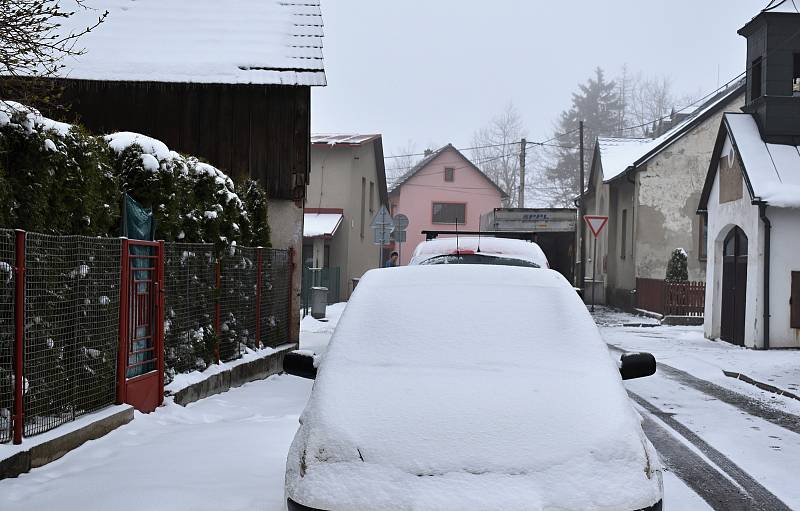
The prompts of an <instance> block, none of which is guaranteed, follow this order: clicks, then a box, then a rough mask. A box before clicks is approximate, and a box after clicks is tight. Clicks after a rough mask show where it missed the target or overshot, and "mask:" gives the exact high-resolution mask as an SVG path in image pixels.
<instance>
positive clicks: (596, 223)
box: [583, 215, 608, 312]
mask: <svg viewBox="0 0 800 511" xmlns="http://www.w3.org/2000/svg"><path fill="white" fill-rule="evenodd" d="M583 219H584V221H586V224H587V225H588V226H589V230H590V231H592V234H594V250H593V255H592V312H594V290H595V288H596V287H597V237H598V236H600V233H601V232H602V231H603V229H605V227H606V225H607V224H608V217H607V216H601V215H584V216H583Z"/></svg>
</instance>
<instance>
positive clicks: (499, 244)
mask: <svg viewBox="0 0 800 511" xmlns="http://www.w3.org/2000/svg"><path fill="white" fill-rule="evenodd" d="M417 264H427V265H431V264H497V265H506V266H529V267H534V268H549V267H550V265H549V263H548V262H547V256H545V255H544V252H542V249H541V248H540V247H539V245H537V244H536V243H533V242H531V241H524V240H517V239H508V238H495V237H490V236H458V237H455V236H453V237H449V238H436V239H433V240H428V241H423V242H422V243H420V244H419V245H417V248H416V249H414V253H413V254H412V255H411V260H410V262H409V265H417Z"/></svg>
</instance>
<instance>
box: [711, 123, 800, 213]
mask: <svg viewBox="0 0 800 511" xmlns="http://www.w3.org/2000/svg"><path fill="white" fill-rule="evenodd" d="M725 124H726V126H727V127H728V132H729V134H730V135H731V137H733V140H734V141H735V142H736V148H737V149H738V151H739V156H740V157H741V159H742V164H743V171H744V172H746V173H747V177H748V179H749V181H750V184H751V186H752V187H753V195H754V196H755V197H757V198H760V199H761V200H764V201H766V202H767V203H768V204H769V205H770V206H776V207H786V208H800V147H797V146H793V145H783V144H768V143H766V142H764V140H762V138H761V133H760V132H759V130H758V125H757V124H756V120H755V118H754V117H753V116H752V115H751V114H734V113H728V114H725ZM725 149H727V150H728V154H724V153H723V156H729V155H731V154H732V147H731V145H730V144H729V143H728V144H726V145H725V147H724V148H723V150H725Z"/></svg>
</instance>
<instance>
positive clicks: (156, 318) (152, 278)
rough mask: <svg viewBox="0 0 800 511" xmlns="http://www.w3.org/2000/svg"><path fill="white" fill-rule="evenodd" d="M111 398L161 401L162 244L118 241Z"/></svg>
mask: <svg viewBox="0 0 800 511" xmlns="http://www.w3.org/2000/svg"><path fill="white" fill-rule="evenodd" d="M120 282H121V289H120V317H119V320H120V321H119V332H120V350H119V357H118V360H117V368H118V371H117V374H118V384H117V402H118V403H120V404H121V403H128V404H131V405H133V406H134V407H135V408H136V409H137V410H139V411H141V412H145V413H147V412H152V411H153V410H155V409H156V408H157V407H158V406H160V405H161V404H162V403H163V402H164V294H163V290H164V242H163V241H161V242H156V241H139V240H123V241H122V278H121V280H120Z"/></svg>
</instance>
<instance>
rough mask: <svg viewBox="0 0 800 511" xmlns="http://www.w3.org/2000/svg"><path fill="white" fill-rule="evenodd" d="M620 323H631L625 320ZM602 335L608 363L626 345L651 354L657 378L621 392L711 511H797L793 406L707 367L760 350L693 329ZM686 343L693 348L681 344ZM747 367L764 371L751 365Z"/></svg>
mask: <svg viewBox="0 0 800 511" xmlns="http://www.w3.org/2000/svg"><path fill="white" fill-rule="evenodd" d="M602 319H607V318H602ZM620 319H627V321H628V322H629V323H628V324H634V323H635V321H631V319H632V318H630V317H628V318H624V317H623V318H620ZM601 331H602V333H603V336H604V338H605V339H606V342H608V343H609V345H610V347H611V352H612V356H613V357H614V358H616V357H618V356H619V354H620V353H621V351H620V350H621V349H623V348H624V349H632V350H648V351H653V352H655V353H656V355H657V358H658V359H659V360H660V361H661V362H660V363H659V370H658V373H657V374H656V375H655V376H652V377H650V378H644V379H641V380H634V381H629V382H626V387H627V388H628V390H629V393H630V394H631V397H632V398H633V400H634V401H635V402H636V404H637V407H638V409H639V411H640V413H641V414H642V415H643V417H644V419H645V422H644V427H645V431H646V433H647V434H648V436H649V437H650V439H651V441H652V442H653V444H654V445H655V446H656V448H657V449H658V450H659V453H660V454H661V456H662V459H663V460H664V462H665V464H666V466H667V467H668V468H669V469H670V470H671V471H672V473H673V474H674V475H676V476H677V477H680V478H681V479H683V480H684V481H687V482H688V486H690V487H691V488H692V489H693V491H694V492H695V493H696V494H698V495H699V496H701V497H702V498H703V499H704V500H705V501H706V502H707V503H708V505H709V506H711V508H712V509H719V510H764V511H773V510H775V511H777V510H789V509H800V487H798V486H797V485H796V482H795V480H796V477H794V474H796V473H797V472H798V471H800V419H798V416H797V415H795V413H796V411H797V409H798V407H797V404H796V403H795V402H792V401H791V400H788V399H786V398H782V397H778V396H775V395H773V394H771V393H765V392H763V391H761V390H760V389H757V388H755V387H752V386H749V385H746V384H743V383H742V382H739V381H736V380H732V379H730V378H727V377H725V376H724V375H723V374H722V371H721V370H720V369H719V368H715V367H714V366H713V363H712V362H714V361H716V360H718V359H721V358H724V359H725V360H726V363H731V360H732V359H733V357H734V356H735V357H739V358H742V357H745V358H743V359H742V360H739V361H738V362H739V363H740V364H741V363H744V364H747V361H746V356H747V355H748V354H755V356H754V357H753V358H759V357H763V355H762V354H761V353H757V352H742V350H738V349H731V348H729V347H728V346H724V345H719V343H713V342H711V341H705V340H702V338H701V340H697V339H696V338H697V337H698V334H696V333H695V331H696V329H691V328H675V327H650V328H641V327H634V326H629V327H622V326H619V325H616V326H605V327H601ZM687 338H692V343H693V344H695V345H696V348H697V349H696V350H695V351H692V350H691V349H686V346H684V345H682V341H685V340H686V339H687ZM703 343H706V344H703ZM703 350H706V351H708V352H711V351H715V353H712V354H711V355H709V353H703ZM717 352H719V353H723V354H724V355H725V356H724V357H721V356H719V353H717ZM701 353H702V355H701ZM770 356H774V354H770ZM665 360H666V361H668V362H669V363H673V364H680V365H681V367H684V368H688V369H690V370H692V371H693V372H697V373H699V374H703V376H704V377H706V378H708V379H710V380H713V382H712V381H708V380H706V379H701V378H698V377H697V376H694V375H693V374H689V373H688V372H686V371H684V370H681V369H677V368H675V367H672V366H670V365H669V364H667V363H664V361H665ZM745 367H748V369H749V370H752V371H755V372H756V373H758V372H760V371H761V372H763V371H764V370H765V369H764V367H763V364H762V365H761V366H760V365H759V363H758V362H757V361H756V362H754V363H751V364H749V365H746V366H745Z"/></svg>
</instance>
